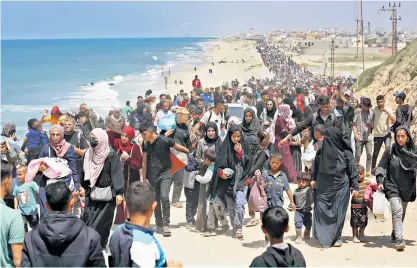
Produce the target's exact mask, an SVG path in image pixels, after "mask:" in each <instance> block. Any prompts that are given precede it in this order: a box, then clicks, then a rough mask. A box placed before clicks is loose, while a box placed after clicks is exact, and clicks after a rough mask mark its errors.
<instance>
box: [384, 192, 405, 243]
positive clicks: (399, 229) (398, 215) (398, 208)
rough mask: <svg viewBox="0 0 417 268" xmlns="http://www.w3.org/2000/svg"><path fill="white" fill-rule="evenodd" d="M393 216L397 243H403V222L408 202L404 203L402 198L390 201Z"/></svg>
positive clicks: (394, 198) (393, 227)
mask: <svg viewBox="0 0 417 268" xmlns="http://www.w3.org/2000/svg"><path fill="white" fill-rule="evenodd" d="M388 201H389V203H390V205H391V214H392V229H393V231H394V235H395V239H396V240H397V243H400V242H403V221H404V218H405V212H406V210H407V205H408V202H403V201H402V199H401V198H400V197H391V198H390V199H389V200H388Z"/></svg>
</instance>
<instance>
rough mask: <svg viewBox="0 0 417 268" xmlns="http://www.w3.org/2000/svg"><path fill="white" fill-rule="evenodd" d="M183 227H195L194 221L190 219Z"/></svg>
mask: <svg viewBox="0 0 417 268" xmlns="http://www.w3.org/2000/svg"><path fill="white" fill-rule="evenodd" d="M185 228H186V229H187V230H192V229H194V228H195V222H192V221H190V222H187V224H186V225H185Z"/></svg>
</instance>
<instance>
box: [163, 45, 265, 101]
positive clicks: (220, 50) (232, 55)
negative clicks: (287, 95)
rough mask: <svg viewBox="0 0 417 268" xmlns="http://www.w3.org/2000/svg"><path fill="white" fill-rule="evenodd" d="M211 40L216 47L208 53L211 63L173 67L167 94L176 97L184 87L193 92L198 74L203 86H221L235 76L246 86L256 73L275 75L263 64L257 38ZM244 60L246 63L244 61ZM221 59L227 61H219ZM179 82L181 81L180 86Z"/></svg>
mask: <svg viewBox="0 0 417 268" xmlns="http://www.w3.org/2000/svg"><path fill="white" fill-rule="evenodd" d="M209 43H210V44H209V45H210V46H211V47H212V49H210V50H208V51H207V52H206V53H205V58H206V60H207V62H208V63H207V64H203V65H199V66H189V65H188V66H187V65H186V66H181V67H179V68H178V69H174V70H172V71H171V75H170V76H168V81H167V82H168V83H167V89H166V92H167V93H169V94H170V95H171V96H173V95H174V94H177V93H178V92H179V91H180V90H181V89H184V91H185V92H189V91H191V90H192V86H191V82H192V80H193V79H194V76H195V75H198V77H199V78H200V80H201V83H202V87H203V88H206V87H217V86H220V85H222V84H224V83H225V82H228V83H230V82H231V81H232V80H235V79H238V81H239V82H240V83H241V85H242V84H243V83H244V81H247V80H248V79H249V78H251V77H252V76H254V77H257V78H258V77H259V78H265V77H271V78H272V77H273V76H272V74H271V73H270V72H269V70H268V68H266V67H265V66H264V65H263V63H262V59H261V56H260V54H258V53H257V51H256V47H255V42H254V41H248V40H239V41H223V40H218V41H212V42H209ZM242 59H243V60H244V63H242ZM221 61H223V62H225V63H219V62H221ZM212 63H214V65H213V64H212ZM194 67H197V71H194ZM209 69H212V71H213V73H211V74H210V73H209ZM165 73H166V72H165ZM175 81H177V82H178V84H177V85H176V84H175ZM179 81H183V82H184V84H183V85H180V84H179Z"/></svg>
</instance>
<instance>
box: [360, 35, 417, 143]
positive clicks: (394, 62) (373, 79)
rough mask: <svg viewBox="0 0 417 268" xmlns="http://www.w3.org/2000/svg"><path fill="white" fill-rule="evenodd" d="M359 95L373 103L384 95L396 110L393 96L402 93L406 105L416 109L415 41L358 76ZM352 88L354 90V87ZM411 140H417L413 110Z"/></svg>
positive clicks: (416, 67)
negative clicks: (403, 93) (405, 95)
mask: <svg viewBox="0 0 417 268" xmlns="http://www.w3.org/2000/svg"><path fill="white" fill-rule="evenodd" d="M358 80H359V88H360V94H361V95H365V96H367V97H369V98H370V99H371V100H372V102H374V103H375V101H376V96H377V95H380V94H382V95H386V101H387V103H388V105H389V106H390V107H392V108H396V105H395V102H394V97H393V94H394V93H395V92H397V91H404V92H405V93H406V94H407V99H406V103H408V104H410V105H412V106H413V107H417V39H415V40H413V41H411V42H409V43H408V44H407V46H406V47H405V48H403V49H402V50H400V51H399V52H398V53H397V54H396V55H393V56H391V57H389V58H388V59H387V60H386V61H385V62H383V63H382V64H380V65H378V66H375V67H372V68H369V69H367V70H365V71H364V72H363V73H362V74H361V75H360V76H359V79H358ZM353 88H356V85H354V87H353ZM413 113H414V120H413V121H414V122H413V123H412V131H413V136H414V137H413V138H414V141H415V142H416V140H417V120H416V117H417V113H416V109H415V108H414V109H413Z"/></svg>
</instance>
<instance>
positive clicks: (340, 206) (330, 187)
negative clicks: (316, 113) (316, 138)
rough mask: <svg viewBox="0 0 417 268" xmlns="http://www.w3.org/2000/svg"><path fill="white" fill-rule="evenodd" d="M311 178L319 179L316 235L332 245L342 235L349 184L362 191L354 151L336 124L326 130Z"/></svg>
mask: <svg viewBox="0 0 417 268" xmlns="http://www.w3.org/2000/svg"><path fill="white" fill-rule="evenodd" d="M343 149H344V150H343ZM312 180H313V181H316V191H315V200H314V203H315V205H314V223H313V234H314V237H315V238H316V239H317V240H319V242H320V244H321V245H322V246H323V247H325V248H327V247H331V246H332V245H333V244H334V243H335V242H336V241H337V240H338V239H340V238H341V235H342V230H343V225H344V222H345V217H346V211H347V208H348V205H349V197H350V193H349V190H350V185H352V187H353V189H354V190H356V191H357V190H359V188H358V172H357V169H356V165H355V160H354V158H353V153H352V150H351V149H350V147H349V146H348V144H347V143H346V142H345V141H344V140H343V137H342V133H341V131H340V130H339V129H337V128H335V127H331V128H329V129H328V130H326V138H325V139H324V141H323V147H321V148H320V149H319V151H318V152H317V155H316V159H315V161H314V164H313V175H312Z"/></svg>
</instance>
